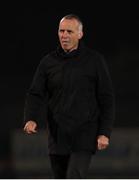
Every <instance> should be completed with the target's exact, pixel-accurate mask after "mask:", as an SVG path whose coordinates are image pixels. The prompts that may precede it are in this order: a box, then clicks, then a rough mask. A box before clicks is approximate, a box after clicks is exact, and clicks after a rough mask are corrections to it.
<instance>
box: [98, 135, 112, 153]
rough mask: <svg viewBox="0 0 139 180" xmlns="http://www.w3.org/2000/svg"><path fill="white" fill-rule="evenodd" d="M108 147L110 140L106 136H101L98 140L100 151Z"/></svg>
mask: <svg viewBox="0 0 139 180" xmlns="http://www.w3.org/2000/svg"><path fill="white" fill-rule="evenodd" d="M108 145H109V138H108V137H106V136H104V135H99V136H98V138H97V147H98V150H103V149H106V148H107V146H108Z"/></svg>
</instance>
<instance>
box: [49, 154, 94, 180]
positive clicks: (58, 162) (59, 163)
mask: <svg viewBox="0 0 139 180" xmlns="http://www.w3.org/2000/svg"><path fill="white" fill-rule="evenodd" d="M91 157H92V153H91V152H76V153H71V155H50V162H51V167H52V172H53V176H54V177H53V178H54V179H85V178H86V176H87V172H88V169H89V164H90V162H91Z"/></svg>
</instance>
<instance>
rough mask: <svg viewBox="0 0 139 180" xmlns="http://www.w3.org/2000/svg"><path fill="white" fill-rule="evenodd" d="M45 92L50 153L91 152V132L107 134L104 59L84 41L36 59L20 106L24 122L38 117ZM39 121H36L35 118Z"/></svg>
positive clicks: (109, 95)
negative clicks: (35, 68)
mask: <svg viewBox="0 0 139 180" xmlns="http://www.w3.org/2000/svg"><path fill="white" fill-rule="evenodd" d="M46 94H48V101H47V103H48V118H47V122H48V130H49V141H48V143H49V150H50V154H69V153H71V152H76V151H91V152H93V153H95V151H96V137H97V136H98V135H105V136H107V137H110V134H111V130H112V126H113V117H114V96H113V90H112V83H111V79H110V75H109V72H108V69H107V66H106V63H105V62H104V58H103V57H102V56H101V55H100V54H99V53H98V52H95V51H93V50H91V49H89V48H87V47H85V46H84V45H83V44H80V46H79V48H78V49H77V50H73V51H72V52H70V53H65V52H64V51H63V50H62V48H60V47H58V49H56V51H53V52H51V53H50V54H48V55H46V56H45V57H44V58H43V59H42V60H41V62H40V64H39V66H38V68H37V71H36V74H35V76H34V79H33V82H32V85H31V87H30V89H29V92H28V94H27V99H26V105H25V121H28V120H34V121H36V122H37V120H38V119H39V116H40V114H39V113H40V109H41V104H42V103H43V101H44V97H45V96H46ZM37 123H38V124H39V122H37Z"/></svg>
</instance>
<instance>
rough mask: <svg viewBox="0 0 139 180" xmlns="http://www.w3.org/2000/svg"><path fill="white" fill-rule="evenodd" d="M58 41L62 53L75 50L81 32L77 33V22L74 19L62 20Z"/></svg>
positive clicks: (81, 34)
mask: <svg viewBox="0 0 139 180" xmlns="http://www.w3.org/2000/svg"><path fill="white" fill-rule="evenodd" d="M58 36H59V41H60V44H61V47H62V48H63V50H64V51H72V50H74V49H77V47H78V43H79V40H80V39H81V38H82V36H83V32H82V31H79V22H78V21H77V20H76V19H62V20H61V21H60V24H59V30H58Z"/></svg>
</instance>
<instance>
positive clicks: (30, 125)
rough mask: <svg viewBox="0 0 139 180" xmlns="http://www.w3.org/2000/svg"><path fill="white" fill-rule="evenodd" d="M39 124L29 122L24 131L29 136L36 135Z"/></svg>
mask: <svg viewBox="0 0 139 180" xmlns="http://www.w3.org/2000/svg"><path fill="white" fill-rule="evenodd" d="M36 128H37V123H36V122H35V121H32V120H30V121H28V122H27V123H26V124H25V126H24V131H25V132H26V133H28V134H31V133H36V132H37V131H36Z"/></svg>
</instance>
